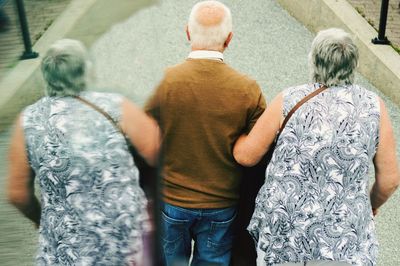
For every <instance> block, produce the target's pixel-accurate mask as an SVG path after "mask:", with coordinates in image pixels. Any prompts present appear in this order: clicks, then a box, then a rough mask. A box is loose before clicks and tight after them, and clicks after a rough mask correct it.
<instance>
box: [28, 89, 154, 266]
mask: <svg viewBox="0 0 400 266" xmlns="http://www.w3.org/2000/svg"><path fill="white" fill-rule="evenodd" d="M81 96H82V97H83V98H85V99H87V100H89V101H91V102H93V103H94V104H96V105H98V106H99V107H101V108H102V109H103V110H105V111H106V112H108V113H109V114H110V115H111V116H112V117H113V118H114V119H115V120H116V121H119V119H120V117H121V110H120V108H121V107H120V106H121V102H122V99H123V98H122V96H120V95H117V94H110V93H95V92H84V93H82V94H81ZM23 127H24V131H25V140H26V147H27V152H28V159H29V163H30V165H31V167H32V169H33V170H34V172H35V174H36V178H37V179H38V182H39V184H40V192H41V204H42V214H41V224H40V229H39V252H38V255H37V265H128V264H129V265H141V264H140V261H141V259H142V257H141V256H142V234H143V232H144V231H145V230H147V229H148V222H147V221H148V217H147V213H146V209H145V208H146V205H147V201H146V199H145V196H144V192H143V191H142V189H141V188H140V187H139V180H138V170H137V168H136V167H135V165H134V162H133V159H132V156H130V154H129V152H128V147H127V145H126V141H125V139H124V137H123V136H122V134H121V133H120V132H119V131H117V130H116V129H115V128H114V127H113V125H112V124H111V123H110V121H108V120H107V119H106V118H105V117H104V116H103V115H102V114H100V113H99V112H97V111H95V110H94V109H92V108H91V107H89V106H87V105H85V104H83V103H81V102H79V101H78V100H76V99H74V98H72V97H44V98H42V99H41V100H39V101H38V102H36V103H35V104H33V105H31V106H29V107H27V108H26V109H25V110H24V112H23Z"/></svg>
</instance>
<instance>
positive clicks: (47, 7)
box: [0, 0, 71, 80]
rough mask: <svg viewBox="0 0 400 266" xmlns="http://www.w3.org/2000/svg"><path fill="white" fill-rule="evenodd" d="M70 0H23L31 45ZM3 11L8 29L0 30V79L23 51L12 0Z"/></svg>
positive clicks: (19, 28) (7, 2)
mask: <svg viewBox="0 0 400 266" xmlns="http://www.w3.org/2000/svg"><path fill="white" fill-rule="evenodd" d="M69 2H71V0H24V3H25V12H26V16H27V20H28V24H29V31H30V36H31V41H32V45H33V44H35V42H36V41H37V40H38V39H39V38H40V36H42V34H43V33H44V32H45V31H46V29H47V28H48V27H49V26H50V25H51V23H52V22H53V21H54V20H55V19H56V18H57V16H59V15H60V14H61V12H62V11H63V10H64V9H65V8H66V6H67V5H68V4H69ZM3 8H4V12H5V13H6V14H7V16H8V18H9V20H10V24H9V29H8V30H7V31H5V32H0V58H1V60H0V80H1V79H2V78H3V77H4V76H5V75H6V73H7V72H8V71H9V70H10V69H11V68H12V67H14V66H15V65H16V64H17V63H18V60H19V57H20V56H21V55H22V53H23V51H24V44H23V39H22V34H21V27H20V24H19V18H18V14H17V10H16V6H15V1H14V0H7V1H6V4H5V6H4V7H3Z"/></svg>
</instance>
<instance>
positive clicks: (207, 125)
mask: <svg viewBox="0 0 400 266" xmlns="http://www.w3.org/2000/svg"><path fill="white" fill-rule="evenodd" d="M145 109H146V111H147V112H148V113H149V114H150V115H152V116H153V117H154V118H155V119H156V120H157V121H158V123H159V125H160V127H161V130H162V134H163V148H162V151H163V154H162V166H161V167H162V175H163V180H164V184H163V185H164V187H163V196H164V201H165V202H167V203H169V204H172V205H175V206H179V207H183V208H200V209H203V208H210V209H212V208H225V207H229V206H233V205H235V204H236V203H237V200H238V188H239V185H240V181H241V175H242V171H241V167H240V166H239V165H238V164H237V163H236V162H235V159H234V158H233V155H232V149H233V145H234V143H235V141H236V139H237V138H238V137H239V136H240V135H241V134H242V133H247V132H248V131H250V129H251V127H252V126H253V125H254V123H255V122H256V120H257V118H258V117H259V116H260V115H261V114H262V112H263V111H264V109H265V100H264V97H263V95H262V93H261V90H260V88H259V86H258V85H257V83H256V82H255V81H254V80H252V79H250V78H248V77H247V76H245V75H243V74H240V73H238V72H237V71H235V70H234V69H232V68H231V67H229V66H228V65H226V64H225V63H223V62H222V61H217V60H209V59H187V60H186V61H185V62H183V63H182V64H179V65H177V66H174V67H171V68H169V69H168V70H167V71H166V73H165V77H164V79H163V80H162V81H161V83H160V84H159V86H158V88H157V89H156V91H155V93H154V94H153V96H152V97H151V98H150V100H149V101H148V103H147V105H146V107H145Z"/></svg>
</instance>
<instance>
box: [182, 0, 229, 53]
mask: <svg viewBox="0 0 400 266" xmlns="http://www.w3.org/2000/svg"><path fill="white" fill-rule="evenodd" d="M204 7H209V8H214V9H217V8H222V10H223V11H224V16H223V19H222V21H221V22H220V23H219V24H218V25H213V26H206V25H202V24H201V23H199V21H198V20H197V18H198V16H197V13H198V11H199V10H200V9H201V8H204ZM188 30H189V33H190V39H191V45H192V46H196V47H201V48H204V49H218V48H220V47H221V46H223V45H224V43H225V41H226V39H227V38H228V35H229V33H230V32H232V15H231V11H230V10H229V8H228V7H227V6H225V5H224V4H222V3H221V2H218V1H203V2H199V3H197V4H196V5H194V6H193V8H192V11H191V12H190V16H189V22H188Z"/></svg>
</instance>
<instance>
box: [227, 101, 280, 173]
mask: <svg viewBox="0 0 400 266" xmlns="http://www.w3.org/2000/svg"><path fill="white" fill-rule="evenodd" d="M282 103H283V97H282V94H279V95H278V96H276V97H275V99H274V100H273V101H272V102H271V104H270V105H269V107H268V108H267V109H266V110H265V111H264V112H263V114H262V115H261V116H260V118H259V119H258V120H257V122H256V124H255V125H254V127H253V128H252V130H251V131H250V133H249V134H248V135H242V136H240V137H239V139H238V140H237V141H236V143H235V146H234V149H233V156H234V157H235V160H236V161H237V162H238V163H239V164H241V165H243V166H247V167H249V166H254V165H256V164H257V163H258V162H259V161H260V160H261V159H262V157H263V155H264V154H265V153H266V152H267V151H268V149H269V147H270V145H271V144H272V142H273V141H274V139H275V137H276V132H277V131H278V130H279V127H280V124H281V120H282Z"/></svg>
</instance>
